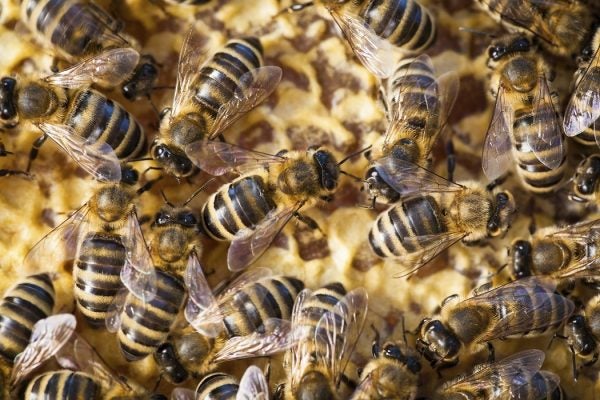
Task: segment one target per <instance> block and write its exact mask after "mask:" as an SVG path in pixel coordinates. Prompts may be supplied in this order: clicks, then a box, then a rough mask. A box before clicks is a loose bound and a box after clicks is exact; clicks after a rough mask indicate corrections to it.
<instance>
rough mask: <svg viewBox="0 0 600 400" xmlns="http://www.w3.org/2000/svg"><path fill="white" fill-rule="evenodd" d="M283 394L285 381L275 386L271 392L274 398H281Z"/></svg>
mask: <svg viewBox="0 0 600 400" xmlns="http://www.w3.org/2000/svg"><path fill="white" fill-rule="evenodd" d="M284 395H285V383H280V384H279V385H277V386H276V387H275V391H274V392H273V399H274V400H283V398H284Z"/></svg>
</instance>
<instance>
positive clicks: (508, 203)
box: [487, 191, 517, 237]
mask: <svg viewBox="0 0 600 400" xmlns="http://www.w3.org/2000/svg"><path fill="white" fill-rule="evenodd" d="M516 209H517V208H516V204H515V200H514V198H513V196H512V194H511V193H510V192H507V191H502V192H498V193H496V195H495V197H494V205H493V209H492V213H491V215H490V219H489V220H488V223H487V232H488V235H489V236H492V237H493V236H499V235H503V234H505V233H506V232H507V231H508V229H509V228H510V224H511V223H512V219H513V216H514V213H515V212H516Z"/></svg>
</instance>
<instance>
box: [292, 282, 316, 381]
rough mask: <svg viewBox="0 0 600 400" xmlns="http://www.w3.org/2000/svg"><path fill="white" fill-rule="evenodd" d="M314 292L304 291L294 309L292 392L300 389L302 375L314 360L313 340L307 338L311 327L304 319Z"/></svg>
mask: <svg viewBox="0 0 600 400" xmlns="http://www.w3.org/2000/svg"><path fill="white" fill-rule="evenodd" d="M311 294H312V291H311V290H310V289H304V290H302V291H301V292H300V293H298V296H297V297H296V302H295V303H294V308H293V309H292V334H293V336H294V344H293V345H292V348H291V349H290V353H289V355H290V382H291V386H292V390H293V389H294V388H296V387H298V384H299V383H300V380H301V379H302V375H303V374H304V371H305V370H306V368H307V366H308V365H310V363H311V359H312V354H311V353H312V348H313V347H312V338H311V337H308V336H307V332H310V331H311V330H310V328H311V327H310V326H307V323H306V322H307V321H305V317H304V313H303V311H304V307H305V306H306V305H307V300H308V299H310V296H311Z"/></svg>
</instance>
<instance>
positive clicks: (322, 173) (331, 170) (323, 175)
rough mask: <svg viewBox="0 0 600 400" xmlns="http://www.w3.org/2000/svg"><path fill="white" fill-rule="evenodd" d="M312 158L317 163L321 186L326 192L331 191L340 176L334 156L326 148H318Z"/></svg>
mask: <svg viewBox="0 0 600 400" xmlns="http://www.w3.org/2000/svg"><path fill="white" fill-rule="evenodd" d="M313 159H314V160H315V163H316V165H317V170H318V172H319V182H320V184H321V187H322V188H323V189H325V190H327V191H328V192H331V191H333V190H334V189H335V188H336V187H337V184H338V179H339V177H340V167H339V165H338V163H337V161H336V160H335V157H334V156H333V154H331V153H330V152H329V151H327V150H322V149H318V150H316V151H315V152H314V154H313Z"/></svg>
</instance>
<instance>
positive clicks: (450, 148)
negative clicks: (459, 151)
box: [446, 139, 456, 182]
mask: <svg viewBox="0 0 600 400" xmlns="http://www.w3.org/2000/svg"><path fill="white" fill-rule="evenodd" d="M446 157H447V166H446V167H447V168H448V180H449V181H450V182H454V170H455V169H456V153H455V152H454V142H452V139H448V141H447V142H446Z"/></svg>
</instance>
